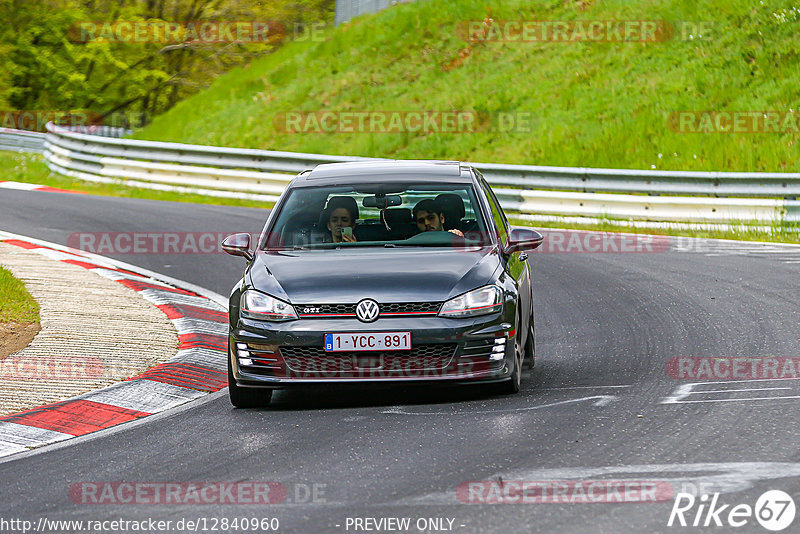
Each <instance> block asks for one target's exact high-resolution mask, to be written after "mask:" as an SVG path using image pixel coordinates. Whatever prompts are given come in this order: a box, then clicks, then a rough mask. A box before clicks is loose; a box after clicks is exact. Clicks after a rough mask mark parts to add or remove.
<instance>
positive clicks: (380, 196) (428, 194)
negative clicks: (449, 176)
mask: <svg viewBox="0 0 800 534" xmlns="http://www.w3.org/2000/svg"><path fill="white" fill-rule="evenodd" d="M278 209H279V213H278V214H277V217H276V218H275V219H274V222H273V224H271V226H270V229H269V230H268V232H267V235H266V237H265V238H264V240H263V241H262V248H263V249H271V250H274V249H305V248H309V249H331V248H339V247H385V248H392V247H398V248H400V247H426V246H427V247H432V246H433V247H474V246H479V245H485V244H487V243H488V239H487V237H488V235H487V233H486V223H485V221H484V218H483V215H482V213H481V210H480V209H479V208H478V204H477V200H476V196H475V191H474V190H473V188H472V185H471V184H424V183H423V184H415V183H392V184H358V185H352V186H347V185H336V186H318V187H297V188H294V189H293V190H292V191H290V193H289V195H288V197H287V198H286V199H285V200H284V202H282V203H281V204H280V206H278Z"/></svg>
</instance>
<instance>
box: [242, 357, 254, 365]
mask: <svg viewBox="0 0 800 534" xmlns="http://www.w3.org/2000/svg"><path fill="white" fill-rule="evenodd" d="M239 365H253V360H251V359H250V358H239Z"/></svg>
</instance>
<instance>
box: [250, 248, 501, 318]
mask: <svg viewBox="0 0 800 534" xmlns="http://www.w3.org/2000/svg"><path fill="white" fill-rule="evenodd" d="M499 264H500V260H499V255H498V251H497V247H494V246H489V247H475V248H470V249H463V248H461V249H442V248H422V247H420V248H413V249H411V248H392V249H383V248H381V249H370V250H367V249H364V248H352V249H349V250H316V251H307V250H302V251H301V250H298V251H294V250H292V251H268V252H259V253H258V254H257V255H256V258H255V260H254V261H253V264H252V265H251V266H250V269H249V282H250V284H251V287H253V288H254V289H257V290H259V291H263V292H264V293H268V294H270V295H272V296H274V297H277V298H280V299H283V300H287V301H289V302H290V303H292V304H347V303H355V302H358V301H359V300H361V299H364V298H371V299H375V300H377V301H378V302H442V301H445V300H447V299H449V298H451V297H454V296H456V295H459V294H461V293H464V292H465V291H469V290H471V289H474V288H476V287H480V286H482V285H484V284H486V283H488V282H489V281H490V280H491V278H492V275H494V273H495V271H496V270H497V268H498V267H499Z"/></svg>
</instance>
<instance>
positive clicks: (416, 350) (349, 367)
mask: <svg viewBox="0 0 800 534" xmlns="http://www.w3.org/2000/svg"><path fill="white" fill-rule="evenodd" d="M455 348H456V345H455V343H440V344H428V345H417V346H416V347H413V348H412V349H411V350H410V351H385V352H378V351H376V352H335V353H331V352H325V351H324V350H323V349H322V347H281V348H280V353H281V356H282V357H283V360H284V361H285V362H286V366H287V367H288V368H289V369H290V370H291V371H293V372H296V373H304V374H317V373H319V374H331V373H333V374H348V373H356V372H360V371H363V370H365V369H366V370H371V369H381V370H382V371H383V372H384V373H386V374H391V373H393V372H397V373H399V374H403V373H407V372H409V371H411V372H414V371H426V370H442V369H445V368H447V366H448V365H450V362H451V361H452V360H453V353H454V352H455Z"/></svg>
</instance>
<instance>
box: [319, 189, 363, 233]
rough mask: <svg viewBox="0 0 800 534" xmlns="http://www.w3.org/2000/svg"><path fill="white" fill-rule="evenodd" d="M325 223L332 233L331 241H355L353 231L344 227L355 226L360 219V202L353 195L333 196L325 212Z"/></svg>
mask: <svg viewBox="0 0 800 534" xmlns="http://www.w3.org/2000/svg"><path fill="white" fill-rule="evenodd" d="M323 214H324V216H323V219H324V221H325V225H326V226H327V228H328V230H329V231H330V233H331V241H330V242H331V243H343V242H344V243H354V242H355V241H356V238H355V236H354V235H353V233H352V232H343V231H342V230H343V229H344V228H355V226H356V219H358V204H356V201H355V200H354V199H352V198H351V197H332V198H331V199H330V200H328V205H327V206H326V207H325V211H324V212H323Z"/></svg>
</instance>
